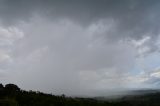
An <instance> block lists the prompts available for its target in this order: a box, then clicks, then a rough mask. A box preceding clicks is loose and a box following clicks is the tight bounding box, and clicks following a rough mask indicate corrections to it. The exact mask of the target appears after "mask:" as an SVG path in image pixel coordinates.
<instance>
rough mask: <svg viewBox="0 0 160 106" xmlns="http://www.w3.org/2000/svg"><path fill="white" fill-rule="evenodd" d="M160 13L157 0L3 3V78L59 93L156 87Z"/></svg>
mask: <svg viewBox="0 0 160 106" xmlns="http://www.w3.org/2000/svg"><path fill="white" fill-rule="evenodd" d="M159 9H160V1H159V0H0V81H1V82H2V83H4V84H6V83H15V84H17V85H18V86H19V87H20V88H22V89H25V90H36V91H42V92H45V93H53V94H58V95H60V94H66V95H87V96H95V95H99V94H105V95H107V94H109V93H111V91H114V92H116V91H123V90H129V89H146V88H147V89H148V88H149V89H159V87H160V30H159V29H160V23H159V22H160V12H159ZM112 93H113V92H112Z"/></svg>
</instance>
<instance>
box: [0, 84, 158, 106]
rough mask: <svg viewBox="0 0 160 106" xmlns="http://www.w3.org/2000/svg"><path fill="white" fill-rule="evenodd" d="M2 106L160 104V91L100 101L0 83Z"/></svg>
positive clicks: (143, 105) (137, 105)
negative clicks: (23, 88) (22, 88)
mask: <svg viewBox="0 0 160 106" xmlns="http://www.w3.org/2000/svg"><path fill="white" fill-rule="evenodd" d="M0 106H160V93H158V92H157V93H152V94H147V95H138V96H132V97H124V98H121V99H118V100H117V101H104V100H103V101H102V100H101V101H100V100H97V99H94V98H76V97H75V98H73V97H66V96H65V95H61V96H55V95H52V94H45V93H42V92H37V91H24V90H21V89H20V88H19V87H18V86H17V85H15V84H6V85H5V86H3V85H2V84H0Z"/></svg>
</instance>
